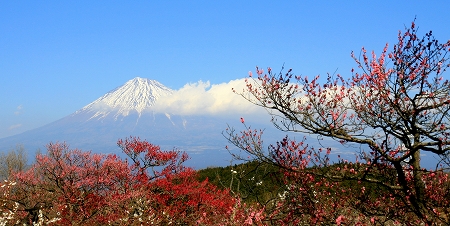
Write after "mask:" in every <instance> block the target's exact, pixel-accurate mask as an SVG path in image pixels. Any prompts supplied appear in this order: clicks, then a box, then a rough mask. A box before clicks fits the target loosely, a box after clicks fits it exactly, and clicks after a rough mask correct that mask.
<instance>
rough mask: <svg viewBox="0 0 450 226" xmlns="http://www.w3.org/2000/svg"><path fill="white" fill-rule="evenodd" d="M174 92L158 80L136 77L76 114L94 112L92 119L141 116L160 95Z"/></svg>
mask: <svg viewBox="0 0 450 226" xmlns="http://www.w3.org/2000/svg"><path fill="white" fill-rule="evenodd" d="M172 93H173V90H171V89H169V88H167V87H166V86H164V85H163V84H161V83H159V82H158V81H155V80H151V79H146V78H139V77H136V78H134V79H132V80H130V81H128V82H126V83H125V84H124V85H123V86H120V87H118V88H116V89H114V90H112V91H110V92H108V93H106V94H105V95H103V96H102V97H100V98H98V99H97V100H95V101H94V102H92V103H90V104H88V105H87V106H85V107H83V108H82V109H81V110H79V111H77V112H75V114H81V113H86V112H89V113H90V114H93V116H92V117H91V118H90V119H93V118H104V117H106V116H113V117H114V119H115V120H117V119H118V117H119V116H127V115H129V114H130V113H137V114H138V115H139V116H140V115H141V114H142V113H143V112H144V111H146V110H150V109H151V106H153V105H154V104H155V101H156V100H157V99H158V98H159V97H161V96H165V95H171V94H172ZM111 114H113V115H111Z"/></svg>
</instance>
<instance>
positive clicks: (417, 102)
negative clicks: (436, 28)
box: [227, 22, 450, 224]
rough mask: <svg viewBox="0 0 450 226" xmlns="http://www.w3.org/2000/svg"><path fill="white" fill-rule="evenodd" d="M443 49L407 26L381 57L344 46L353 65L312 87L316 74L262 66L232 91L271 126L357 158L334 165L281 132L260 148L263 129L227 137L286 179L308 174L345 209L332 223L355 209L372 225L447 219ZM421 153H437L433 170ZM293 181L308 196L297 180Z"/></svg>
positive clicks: (446, 48)
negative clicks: (265, 114) (328, 141)
mask: <svg viewBox="0 0 450 226" xmlns="http://www.w3.org/2000/svg"><path fill="white" fill-rule="evenodd" d="M449 52H450V40H449V41H447V42H445V43H440V42H438V40H436V39H435V38H434V36H433V35H432V32H431V31H430V32H428V33H426V34H425V35H424V36H423V37H419V36H418V29H417V27H416V25H415V23H414V22H413V23H412V24H411V26H410V27H409V28H405V31H404V32H401V31H400V32H399V34H398V43H397V44H395V45H394V46H393V48H392V50H391V51H389V46H388V45H386V46H385V48H384V49H383V51H382V52H381V54H380V56H376V55H375V53H374V52H372V54H371V55H369V54H367V52H366V50H365V49H364V48H362V51H361V56H360V57H356V55H355V54H354V53H353V52H352V54H351V56H352V58H353V59H354V60H355V62H356V65H357V68H356V69H352V70H351V72H352V76H350V77H349V78H345V77H344V76H341V75H328V78H327V79H326V81H325V82H324V83H323V84H320V81H321V80H320V77H319V76H316V77H314V78H312V79H311V78H308V77H307V76H295V75H294V74H293V73H292V69H289V70H288V71H287V73H283V72H280V73H274V72H273V71H272V69H271V68H268V69H267V72H266V73H265V72H264V71H263V70H262V69H260V68H258V67H257V68H256V74H257V78H253V77H252V73H250V78H249V79H247V80H246V83H247V86H246V89H245V90H243V91H242V92H241V93H240V95H242V96H243V97H244V98H246V99H247V100H249V101H250V102H252V103H254V104H256V105H259V106H262V107H264V108H266V109H267V110H269V112H270V113H271V114H272V116H273V119H272V121H273V123H274V125H275V126H276V127H277V128H279V129H281V130H283V131H291V132H302V133H307V134H317V135H319V136H323V137H329V138H332V139H334V140H336V141H339V142H340V143H341V144H343V145H345V147H349V146H353V147H358V149H359V151H358V154H359V155H358V158H359V159H360V161H359V162H358V161H357V162H353V163H352V162H347V160H344V159H341V158H339V161H338V162H337V163H338V164H334V165H333V164H331V162H330V160H329V154H330V153H331V152H332V151H331V149H320V150H318V149H316V150H315V149H313V148H310V147H308V146H307V145H304V143H302V142H299V143H296V142H292V141H290V140H289V139H288V138H286V139H284V140H283V141H280V142H279V143H278V145H273V146H270V148H269V151H268V152H265V151H264V150H263V149H262V145H261V142H262V140H261V136H260V135H261V134H260V133H258V132H257V131H255V130H251V129H249V128H247V129H246V130H245V131H243V132H241V133H237V132H236V131H234V130H233V129H232V128H229V129H228V130H227V131H228V132H227V133H228V139H229V140H230V141H231V142H232V143H234V144H235V145H237V146H238V147H240V148H241V149H242V150H244V151H246V152H247V153H248V154H250V155H252V156H253V157H256V158H257V159H259V160H261V161H266V162H270V163H272V164H275V165H277V166H279V167H280V168H281V169H283V170H285V172H286V175H287V177H286V178H287V179H288V180H292V179H293V178H294V179H295V176H296V175H297V176H301V177H302V178H305V177H306V178H309V177H312V179H311V182H314V183H313V185H319V184H320V185H321V186H322V185H325V184H326V186H325V187H328V188H331V187H333V189H331V190H333V192H335V194H331V196H333V197H338V200H340V203H343V204H345V206H346V208H351V209H352V211H350V212H349V213H347V214H343V213H338V214H337V215H335V219H336V221H334V220H333V222H335V223H337V222H338V221H339V223H343V222H346V220H347V222H348V220H349V218H350V216H351V215H352V214H356V215H360V216H361V217H362V218H364V219H365V220H366V221H367V222H372V223H374V222H381V221H382V220H391V221H393V222H395V221H397V222H402V223H406V224H419V223H425V224H433V223H442V224H449V223H450V220H449V219H450V215H449V214H450V212H449V211H450V203H449V201H448V200H449V195H450V193H449V191H450V190H449V188H450V182H449V178H448V174H447V172H446V170H447V169H448V167H449V163H450V161H449V158H448V157H449V150H450V139H449V137H450V126H449V125H450V114H449V111H450V82H449V81H448V79H445V73H447V72H446V70H447V69H448V67H449V66H450V63H449V57H450V56H449ZM241 121H242V122H243V120H242V119H241ZM243 123H244V122H243ZM423 156H427V157H429V156H435V157H436V158H438V160H439V161H438V162H437V164H436V167H435V168H433V169H425V168H424V167H423V161H422V159H421V158H422V157H423ZM344 163H345V164H344ZM313 166H314V167H313ZM305 173H306V175H305ZM297 180H299V179H297ZM302 180H303V181H304V180H306V179H302ZM323 180H324V181H323ZM306 181H307V180H306ZM345 181H354V182H356V183H357V184H360V185H361V184H363V185H365V186H362V185H361V187H359V188H358V189H352V188H351V187H350V188H348V189H347V190H346V191H345V192H343V191H341V192H336V189H334V188H336V186H338V185H339V187H343V182H345ZM335 183H337V184H335ZM291 185H295V186H297V190H298V191H302V192H313V190H311V189H308V188H306V187H305V186H303V187H298V186H299V183H293V184H291ZM366 186H371V187H375V188H377V189H376V190H377V191H376V193H372V194H371V195H370V196H367V195H362V194H364V193H365V192H364V189H366V188H367V187H366ZM302 189H303V190H302ZM314 189H318V186H314ZM299 194H300V193H299V192H297V193H295V194H292V195H294V196H297V197H298V195H299ZM339 197H341V198H339ZM346 197H347V198H346ZM349 197H352V198H349ZM292 200H293V199H291V201H292ZM285 203H286V202H285ZM287 203H288V202H287ZM363 203H365V204H364V205H363ZM302 205H305V204H302ZM290 206H291V209H292V206H293V205H290ZM294 206H295V205H294ZM311 208H312V207H311ZM319 209H321V208H319ZM322 209H323V208H322ZM342 209H344V206H341V210H342ZM304 211H306V210H305V209H304V210H303V212H297V213H298V214H303V213H305V212H304ZM291 213H293V211H291ZM342 214H343V215H342ZM310 216H313V217H314V216H315V214H310ZM362 218H360V219H362ZM354 219H356V218H354ZM318 220H321V219H318ZM361 222H362V221H361Z"/></svg>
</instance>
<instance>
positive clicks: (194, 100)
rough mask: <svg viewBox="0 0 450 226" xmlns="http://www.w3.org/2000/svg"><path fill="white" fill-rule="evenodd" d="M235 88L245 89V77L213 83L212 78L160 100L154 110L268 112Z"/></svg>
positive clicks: (214, 113) (216, 112) (237, 112)
mask: <svg viewBox="0 0 450 226" xmlns="http://www.w3.org/2000/svg"><path fill="white" fill-rule="evenodd" d="M232 88H234V89H235V90H237V91H241V90H243V89H244V88H245V79H236V80H232V81H230V82H228V83H221V84H215V85H211V84H210V82H209V81H208V82H202V81H199V82H197V83H191V84H186V85H185V86H184V87H182V88H181V89H179V90H177V91H175V92H174V94H173V95H170V96H166V97H161V98H160V99H158V101H157V103H156V105H155V106H154V107H153V109H154V110H155V111H157V112H163V113H164V112H173V113H175V114H179V115H220V116H228V115H238V114H246V115H247V114H258V115H259V114H267V112H266V111H264V109H262V108H261V107H258V106H255V105H253V104H252V103H250V102H248V101H247V100H245V99H244V98H243V97H242V96H240V95H238V94H236V93H234V92H233V91H232Z"/></svg>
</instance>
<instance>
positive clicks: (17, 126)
mask: <svg viewBox="0 0 450 226" xmlns="http://www.w3.org/2000/svg"><path fill="white" fill-rule="evenodd" d="M19 127H22V124H15V125H11V126H10V127H9V128H8V130H13V129H17V128H19Z"/></svg>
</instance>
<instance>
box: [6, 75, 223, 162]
mask: <svg viewBox="0 0 450 226" xmlns="http://www.w3.org/2000/svg"><path fill="white" fill-rule="evenodd" d="M173 92H174V91H173V90H171V89H169V88H167V87H166V86H164V85H162V84H161V83H159V82H157V81H155V80H150V79H145V78H139V77H137V78H134V79H132V80H130V81H128V82H126V83H125V84H124V85H123V86H120V87H118V88H116V89H114V90H112V91H110V92H108V93H106V94H105V95H103V96H102V97H100V98H98V99H97V100H95V101H93V102H92V103H90V104H88V105H86V106H85V107H83V108H82V109H80V110H78V111H76V112H74V113H73V114H71V115H69V116H66V117H64V118H62V119H59V120H57V121H55V122H52V123H50V124H47V125H45V126H42V127H39V128H36V129H33V130H29V131H26V132H24V133H21V134H18V135H14V136H10V137H6V138H2V139H0V150H9V149H12V148H14V147H15V146H16V145H17V144H21V145H23V146H24V148H25V150H27V151H28V152H29V158H32V157H33V156H34V151H36V150H38V149H40V150H42V151H45V145H46V144H48V143H50V142H66V143H67V144H69V145H70V147H71V148H78V149H82V150H86V151H87V150H92V151H93V152H96V153H114V154H118V155H121V150H120V149H119V148H118V147H117V145H116V142H117V140H118V139H124V138H126V137H129V136H139V137H140V138H141V139H146V140H147V141H149V142H152V143H154V144H156V145H160V146H161V147H162V148H164V149H173V148H177V149H179V150H182V151H186V152H187V153H188V154H189V156H190V157H191V159H190V160H189V161H188V162H187V165H190V166H193V167H194V168H204V167H207V166H222V165H227V164H229V160H230V159H231V157H230V155H229V154H228V152H227V151H226V150H225V145H227V144H228V142H227V140H226V139H225V138H224V137H223V136H222V131H223V130H224V129H225V128H226V127H227V124H226V123H227V122H226V121H225V120H223V118H220V117H214V116H198V115H197V116H196V115H190V116H189V115H188V116H182V115H179V114H177V113H176V112H163V113H159V112H156V111H154V110H153V109H152V107H153V106H154V105H155V103H156V102H157V101H158V100H160V99H161V97H164V96H168V95H172V94H173Z"/></svg>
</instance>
